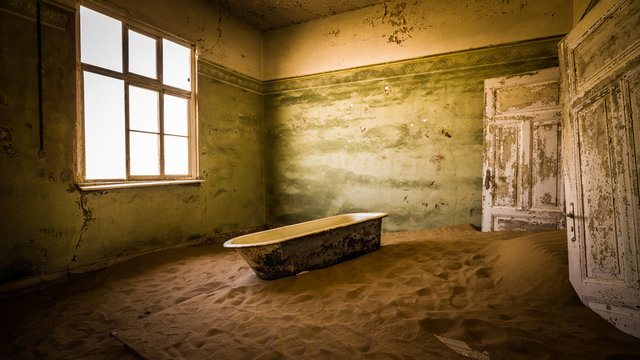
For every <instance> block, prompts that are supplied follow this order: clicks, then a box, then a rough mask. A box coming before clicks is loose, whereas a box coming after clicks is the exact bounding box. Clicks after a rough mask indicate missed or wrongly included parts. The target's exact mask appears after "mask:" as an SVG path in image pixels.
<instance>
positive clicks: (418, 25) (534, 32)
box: [263, 0, 577, 80]
mask: <svg viewBox="0 0 640 360" xmlns="http://www.w3.org/2000/svg"><path fill="white" fill-rule="evenodd" d="M576 1H577V0H576ZM572 13H573V9H572V2H571V1H565V0H545V1H532V0H500V1H498V0H496V1H485V0H443V1H409V0H396V1H387V2H385V3H383V4H380V5H375V6H371V7H368V8H364V9H360V10H356V11H352V12H348V13H344V14H339V15H335V16H331V17H327V18H323V19H319V20H315V21H310V22H307V23H303V24H299V25H295V26H291V27H287V28H283V29H278V30H273V31H268V32H266V33H264V34H263V36H264V61H265V63H264V75H263V76H264V79H265V80H270V79H280V78H287V77H292V76H300V75H308V74H313V73H319V72H324V71H333V70H337V69H344V68H350V67H355V66H363V65H371V64H376V63H382V62H387V61H396V60H402V59H408V58H414V57H419V56H425V55H432V54H442V53H447V52H452V51H460V50H466V49H471V48H479V47H484V46H487V45H495V44H503V43H508V42H516V41H522V40H528V39H534V38H541V37H546V36H555V35H562V34H566V33H567V32H569V30H571V26H572Z"/></svg>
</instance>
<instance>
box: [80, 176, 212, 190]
mask: <svg viewBox="0 0 640 360" xmlns="http://www.w3.org/2000/svg"><path fill="white" fill-rule="evenodd" d="M203 182H204V180H199V179H189V180H151V181H126V182H102V183H80V184H78V187H79V188H80V190H82V191H100V190H112V189H128V188H135V187H149V186H166V185H189V184H200V183H203Z"/></svg>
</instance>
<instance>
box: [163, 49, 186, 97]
mask: <svg viewBox="0 0 640 360" xmlns="http://www.w3.org/2000/svg"><path fill="white" fill-rule="evenodd" d="M162 81H163V82H164V83H165V84H167V85H171V86H175V87H178V88H181V89H184V90H191V83H190V81H191V49H189V48H188V47H185V46H182V45H178V44H176V43H174V42H173V41H169V40H167V39H162Z"/></svg>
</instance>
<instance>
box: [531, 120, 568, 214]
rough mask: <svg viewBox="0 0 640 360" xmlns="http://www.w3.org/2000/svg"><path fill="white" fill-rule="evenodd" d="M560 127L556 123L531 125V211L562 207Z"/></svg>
mask: <svg viewBox="0 0 640 360" xmlns="http://www.w3.org/2000/svg"><path fill="white" fill-rule="evenodd" d="M559 146H560V127H559V124H558V123H556V122H552V123H543V122H541V123H536V124H534V125H533V151H532V153H533V154H535V155H536V156H534V157H533V158H532V168H531V176H532V177H533V179H534V180H533V184H532V186H533V189H532V204H531V207H532V208H533V209H558V208H560V206H561V205H562V202H563V200H562V197H561V194H560V190H561V189H562V184H560V181H561V179H560V176H559V174H560V169H561V165H560V156H559V153H560V151H559Z"/></svg>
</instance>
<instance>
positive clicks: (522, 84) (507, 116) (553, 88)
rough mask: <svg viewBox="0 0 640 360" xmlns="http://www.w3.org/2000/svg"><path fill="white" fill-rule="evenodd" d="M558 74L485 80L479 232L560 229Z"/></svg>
mask: <svg viewBox="0 0 640 360" xmlns="http://www.w3.org/2000/svg"><path fill="white" fill-rule="evenodd" d="M558 86H559V85H558V68H551V69H544V70H539V71H533V72H528V73H524V74H518V75H513V76H508V77H501V78H495V79H487V80H485V83H484V88H485V116H484V132H485V136H484V161H483V162H484V165H483V174H484V181H483V184H482V186H483V191H482V230H483V231H499V230H551V229H559V228H563V226H564V217H563V216H562V215H561V213H562V210H563V204H564V194H563V182H562V181H563V180H562V175H561V174H562V172H561V171H562V162H561V159H560V146H561V141H560V138H561V131H560V122H561V120H560V101H559V90H558Z"/></svg>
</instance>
